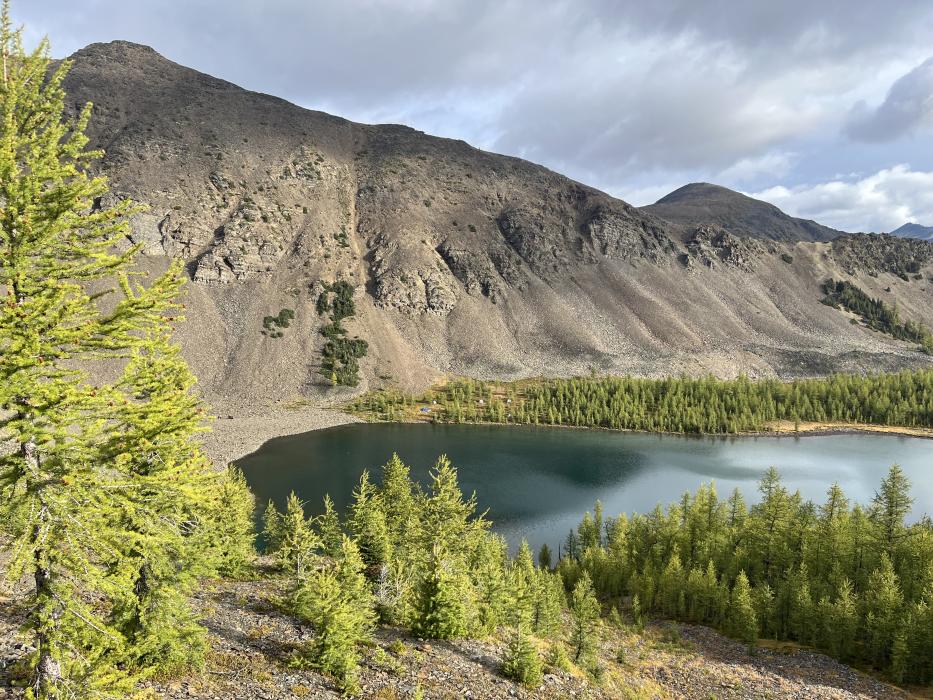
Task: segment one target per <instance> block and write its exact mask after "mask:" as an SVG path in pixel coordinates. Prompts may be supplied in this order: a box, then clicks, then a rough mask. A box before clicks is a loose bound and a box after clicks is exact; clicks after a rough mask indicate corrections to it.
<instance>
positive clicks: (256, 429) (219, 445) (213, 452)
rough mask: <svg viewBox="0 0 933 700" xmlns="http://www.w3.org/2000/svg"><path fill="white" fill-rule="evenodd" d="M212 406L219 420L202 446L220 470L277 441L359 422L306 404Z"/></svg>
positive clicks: (220, 402) (217, 401)
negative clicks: (285, 437) (280, 438)
mask: <svg viewBox="0 0 933 700" xmlns="http://www.w3.org/2000/svg"><path fill="white" fill-rule="evenodd" d="M209 403H210V405H211V406H213V407H214V408H213V413H214V415H215V416H216V420H215V421H214V422H213V424H212V426H211V427H212V430H211V432H209V433H206V434H205V435H204V437H203V442H204V448H205V450H206V451H207V454H208V455H209V456H210V458H211V459H212V460H213V461H214V463H215V464H216V465H217V466H218V468H222V467H224V466H226V465H227V464H229V463H230V462H232V461H234V460H236V459H239V458H240V457H243V456H245V455H248V454H250V453H251V452H255V451H256V450H258V449H259V448H260V446H262V444H263V443H264V442H266V441H267V440H271V439H272V438H275V437H281V436H283V435H294V434H297V433H305V432H308V431H311V430H320V429H322V428H330V427H333V426H335V425H344V424H346V423H358V422H359V421H360V419H359V418H356V417H354V416H351V415H349V414H347V413H343V412H342V411H340V410H337V409H333V408H326V407H320V406H310V405H304V404H278V405H271V406H250V405H248V404H245V405H244V404H242V403H231V402H229V401H226V400H220V399H215V400H213V401H209ZM220 407H222V408H220Z"/></svg>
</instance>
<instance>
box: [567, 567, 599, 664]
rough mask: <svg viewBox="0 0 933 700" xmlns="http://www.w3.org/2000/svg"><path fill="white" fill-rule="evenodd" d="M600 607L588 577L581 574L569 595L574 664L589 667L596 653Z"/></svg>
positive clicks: (584, 573) (585, 574)
mask: <svg viewBox="0 0 933 700" xmlns="http://www.w3.org/2000/svg"><path fill="white" fill-rule="evenodd" d="M599 615H600V607H599V601H598V600H597V599H596V593H595V591H594V590H593V582H592V581H591V580H590V575H589V574H588V573H587V572H585V571H584V572H583V575H582V576H580V579H579V580H578V581H577V583H576V585H575V586H574V587H573V592H572V593H571V595H570V620H571V627H570V647H571V650H572V651H573V660H574V662H575V663H578V664H579V663H581V662H582V663H584V664H586V665H589V663H590V662H591V661H592V658H593V655H594V654H595V652H596V645H597V638H596V635H597V623H598V621H599Z"/></svg>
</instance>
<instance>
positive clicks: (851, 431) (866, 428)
mask: <svg viewBox="0 0 933 700" xmlns="http://www.w3.org/2000/svg"><path fill="white" fill-rule="evenodd" d="M348 415H352V416H354V417H355V418H357V419H358V420H359V422H362V423H370V424H372V425H486V426H502V427H518V428H521V427H535V428H562V429H565V430H600V431H605V432H610V433H633V434H636V435H670V436H672V437H697V438H745V437H749V438H757V437H776V438H782V437H791V438H794V437H820V436H821V435H891V436H900V437H914V438H921V439H924V440H933V429H927V428H908V427H904V426H892V425H872V424H861V423H859V424H851V425H846V424H836V425H820V426H819V427H802V428H801V429H800V430H794V428H793V424H791V427H790V428H784V427H775V428H771V429H768V430H757V431H743V432H739V433H676V432H670V431H664V430H633V429H631V428H606V427H603V426H601V425H561V424H552V423H496V422H492V421H469V422H466V421H465V422H462V423H453V422H447V421H435V420H404V419H403V420H367V419H366V418H362V417H360V416H359V415H357V414H354V413H349V412H348ZM801 425H802V426H804V425H809V424H801Z"/></svg>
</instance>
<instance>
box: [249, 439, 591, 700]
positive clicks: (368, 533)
mask: <svg viewBox="0 0 933 700" xmlns="http://www.w3.org/2000/svg"><path fill="white" fill-rule="evenodd" d="M326 500H329V499H326ZM298 508H300V502H299V501H298V499H297V497H293V498H290V499H289V508H286V513H288V512H289V510H292V511H293V512H295V513H297V509H298ZM270 512H271V513H275V514H274V515H271V516H270V517H269V518H267V523H272V525H271V527H270V526H269V525H267V529H269V530H270V531H271V532H273V533H276V535H275V536H273V537H270V538H269V539H268V543H269V544H268V551H269V553H270V554H272V555H273V556H274V557H275V558H276V559H277V561H279V562H280V564H281V566H282V568H283V569H284V570H286V571H288V572H290V574H291V576H292V578H293V584H294V585H293V590H294V594H293V595H292V599H291V602H290V604H289V605H290V609H291V610H292V611H294V612H296V613H297V614H299V615H300V616H301V617H303V618H305V619H307V620H308V621H309V622H311V623H312V624H314V626H315V629H316V630H317V631H318V635H317V636H316V638H315V640H314V641H313V642H312V643H311V644H310V645H308V646H306V647H305V648H303V649H302V650H301V652H300V655H299V658H298V659H297V660H296V662H297V663H309V664H313V665H316V666H317V667H319V668H321V669H323V670H325V671H327V672H328V673H331V674H333V675H334V676H335V677H336V678H337V679H338V680H339V681H340V683H341V684H344V685H345V687H352V685H353V678H354V675H355V673H356V666H357V651H356V649H357V648H358V646H359V644H361V643H363V642H364V641H365V640H366V639H367V638H368V634H369V630H370V629H371V625H372V623H373V621H374V619H375V618H376V616H378V618H379V619H381V620H382V621H384V622H388V623H391V624H397V625H403V626H406V627H408V628H409V629H410V630H412V632H413V633H414V634H416V635H418V636H419V637H422V638H428V639H456V638H459V637H477V636H485V635H487V634H491V633H494V632H495V631H496V630H497V628H499V627H500V626H501V625H503V624H506V623H508V624H511V625H512V626H513V628H514V630H515V632H514V634H513V641H512V644H511V648H512V651H511V652H510V653H509V655H508V660H507V662H506V666H507V669H508V671H507V672H508V673H509V674H510V675H511V676H512V677H515V678H517V679H519V680H520V681H521V682H523V683H526V684H535V683H537V682H540V673H541V671H540V659H538V657H537V652H536V651H535V649H534V647H533V646H531V645H530V642H529V640H528V639H527V635H528V634H530V633H534V634H536V635H540V636H541V637H550V636H552V635H558V634H559V630H560V618H561V611H562V608H563V595H564V593H563V590H564V587H563V583H562V582H561V580H560V578H559V577H558V576H557V575H556V574H555V573H552V572H551V571H550V570H545V569H538V568H536V567H535V565H534V562H533V557H532V554H531V551H530V549H528V547H527V545H524V546H523V547H522V548H521V549H520V552H519V555H518V556H517V557H516V559H515V560H512V561H510V560H509V558H508V556H507V548H506V544H505V542H504V541H503V540H502V538H501V537H498V536H496V535H493V534H491V533H490V532H489V527H490V523H489V522H488V521H487V520H486V519H485V518H484V517H483V516H482V515H478V514H477V513H476V499H475V496H473V497H470V498H464V497H463V494H462V493H461V491H460V487H459V486H458V483H457V474H456V471H455V470H454V468H453V466H451V464H450V462H449V461H448V460H447V459H446V458H444V457H441V458H440V459H439V460H438V462H437V465H436V466H435V468H434V470H433V471H432V473H431V483H430V485H429V486H428V488H427V490H422V488H421V487H420V486H418V485H417V484H416V483H414V482H413V481H412V480H411V478H410V476H409V469H408V467H407V466H406V465H404V464H403V463H402V462H401V460H399V459H398V457H397V456H393V457H392V459H391V460H390V461H389V462H388V463H387V464H386V465H385V466H384V467H383V470H382V485H381V486H376V485H375V484H374V483H373V482H372V481H371V480H370V477H369V474H368V473H364V474H363V476H362V478H361V479H360V485H359V487H358V488H357V490H356V492H355V494H354V500H353V503H352V504H351V506H350V508H349V510H348V512H347V513H346V517H345V518H344V519H343V522H341V521H340V519H339V518H338V517H337V515H336V514H335V513H334V511H333V508H332V506H328V505H326V504H325V514H324V515H323V516H320V517H318V518H314V519H311V520H304V519H303V518H302V517H301V516H298V517H296V518H294V519H293V521H294V523H295V524H294V525H293V526H292V527H291V528H290V530H291V531H292V532H295V533H303V534H304V537H305V538H306V541H305V543H304V545H300V544H299V545H297V546H296V544H295V543H294V541H293V540H291V539H289V538H286V537H282V536H281V535H280V534H278V533H281V532H282V531H283V528H282V526H281V523H282V522H283V518H284V517H285V516H282V515H279V514H277V511H275V508H274V506H273V507H271V508H270ZM344 531H345V532H347V533H349V535H350V538H349V539H348V538H347V537H346V536H345V535H344ZM338 533H339V537H341V541H342V543H341V545H340V547H339V549H338V550H337V551H334V550H333V549H332V547H333V545H332V544H328V542H329V541H331V540H332V539H333V537H334V536H335V535H337V534H338ZM296 550H298V551H310V552H313V553H314V556H313V559H311V560H306V561H307V564H306V566H304V567H303V568H302V569H301V570H299V569H298V568H297V567H295V566H294V557H293V556H292V555H291V553H292V552H294V551H296ZM364 572H365V576H364V575H363V573H364ZM338 584H339V585H338ZM581 605H582V606H583V607H581V620H582V622H581V627H580V630H579V634H578V636H579V635H582V634H587V635H590V636H592V635H593V634H595V632H594V624H595V620H594V617H593V610H594V605H595V609H596V614H597V615H598V604H597V603H595V599H594V598H592V589H590V592H589V597H587V598H586V599H585V604H581ZM579 644H580V645H582V646H584V647H586V644H588V642H584V641H582V640H581V641H580V642H579ZM586 648H587V649H588V648H589V647H586ZM337 650H339V653H338V651H337Z"/></svg>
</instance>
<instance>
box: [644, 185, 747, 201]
mask: <svg viewBox="0 0 933 700" xmlns="http://www.w3.org/2000/svg"><path fill="white" fill-rule="evenodd" d="M710 195H716V196H719V197H745V195H743V194H742V193H741V192H736V191H735V190H730V189H729V188H728V187H723V186H722V185H714V184H713V183H711V182H691V183H689V184H686V185H684V186H683V187H678V188H677V189H676V190H674V191H673V192H671V193H669V194H666V195H664V196H663V197H661V199H659V200H658V201H657V202H655V204H665V203H668V202H679V201H682V200H685V199H694V198H698V197H709V196H710Z"/></svg>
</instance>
